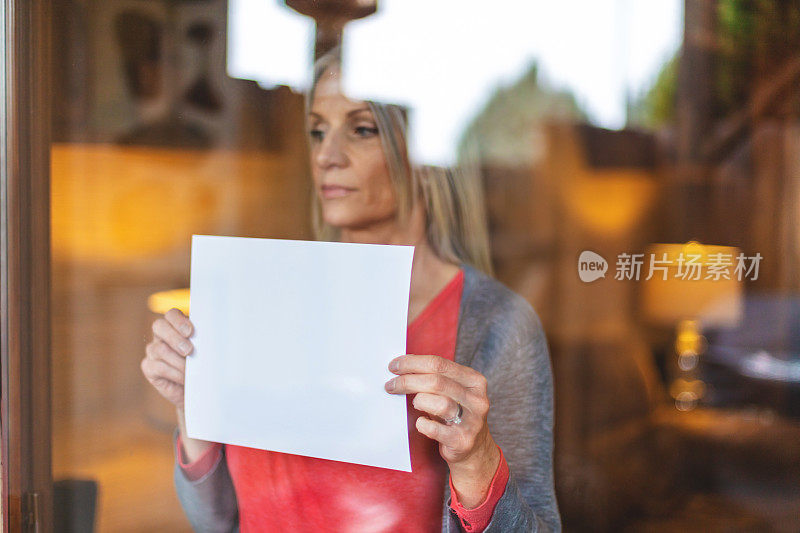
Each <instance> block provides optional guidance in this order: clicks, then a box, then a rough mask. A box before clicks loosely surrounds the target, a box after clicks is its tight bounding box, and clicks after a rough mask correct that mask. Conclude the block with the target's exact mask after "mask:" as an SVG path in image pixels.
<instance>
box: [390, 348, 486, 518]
mask: <svg viewBox="0 0 800 533" xmlns="http://www.w3.org/2000/svg"><path fill="white" fill-rule="evenodd" d="M389 370H390V371H391V372H392V373H394V374H398V376H397V377H395V378H392V379H391V380H389V381H388V382H387V383H386V391H387V392H389V393H391V394H414V395H415V396H414V399H413V401H412V403H413V405H414V407H415V408H416V409H418V410H420V411H424V412H425V413H428V414H429V415H431V417H430V418H428V417H424V416H421V417H419V418H417V420H416V427H417V430H419V432H420V433H422V434H423V435H425V436H427V437H430V438H431V439H433V440H435V441H438V442H439V453H440V454H441V456H442V458H443V459H444V460H445V461H447V464H448V466H449V467H450V476H451V478H452V480H453V486H454V488H455V489H456V490H457V491H458V493H459V494H458V495H459V501H461V503H462V505H464V506H465V507H467V508H469V507H470V504H472V505H477V504H479V503H480V502H481V501H482V499H483V497H484V496H485V495H486V492H487V491H488V488H489V485H490V483H491V481H492V477H493V476H494V473H495V471H496V470H497V465H498V464H499V462H500V450H499V448H498V447H497V445H496V444H495V442H494V439H493V438H492V436H491V434H490V433H489V427H488V426H487V424H486V418H487V415H488V414H489V396H488V394H487V382H486V377H484V375H483V374H481V373H480V372H478V371H477V370H474V369H472V368H470V367H468V366H464V365H460V364H458V363H455V362H453V361H450V360H448V359H445V358H444V357H440V356H438V355H401V356H400V357H397V358H395V359H393V360H392V362H391V363H389ZM459 405H461V422H460V423H458V424H447V423H445V420H448V419H452V418H454V417H455V416H456V415H457V414H458V411H459V407H458V406H459Z"/></svg>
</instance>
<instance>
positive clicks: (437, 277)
mask: <svg viewBox="0 0 800 533" xmlns="http://www.w3.org/2000/svg"><path fill="white" fill-rule="evenodd" d="M341 240H342V242H359V243H366V244H397V245H406V246H414V259H413V262H412V265H411V291H410V305H409V321H411V320H413V319H414V318H415V317H416V315H417V314H418V313H419V312H420V311H421V310H422V309H424V307H425V306H426V305H427V304H428V302H430V300H432V299H433V298H434V297H435V296H436V295H437V294H438V293H439V291H440V290H442V289H443V288H444V287H445V285H447V283H448V282H449V281H450V280H451V279H452V278H453V276H454V275H455V274H456V273H457V272H458V269H459V265H455V264H453V263H450V262H447V261H444V260H442V259H441V258H440V257H439V256H438V255H437V254H436V252H435V251H434V250H433V248H432V247H431V245H430V243H429V242H428V237H427V234H426V231H425V219H424V215H422V213H421V212H420V210H419V209H415V210H413V211H412V213H411V216H410V219H409V223H408V224H405V225H403V226H401V225H399V224H398V223H397V222H396V220H394V219H391V220H387V221H384V222H382V223H378V224H374V225H371V226H368V227H365V228H360V229H351V228H342V232H341Z"/></svg>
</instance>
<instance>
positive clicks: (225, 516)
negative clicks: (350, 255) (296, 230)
mask: <svg viewBox="0 0 800 533" xmlns="http://www.w3.org/2000/svg"><path fill="white" fill-rule="evenodd" d="M461 268H462V269H463V270H464V291H463V293H462V297H461V306H460V309H459V320H458V333H457V340H456V354H455V360H456V362H457V363H460V364H462V365H468V366H471V367H472V368H474V369H476V370H478V371H479V372H481V373H482V374H483V375H484V376H486V379H487V380H488V391H489V401H490V405H491V407H490V409H489V419H488V423H489V430H490V431H491V434H492V436H493V437H494V440H495V441H496V442H497V444H498V445H499V446H500V448H501V449H502V450H503V454H504V455H505V457H506V461H507V463H508V466H509V471H510V472H509V479H508V484H507V485H506V490H505V492H504V493H503V496H502V497H501V498H500V501H499V502H498V503H497V507H495V510H494V514H493V516H492V520H491V522H490V523H489V526H488V527H487V528H486V529H485V531H486V533H495V532H497V533H507V532H516V531H560V530H561V519H560V517H559V514H558V506H557V504H556V497H555V491H554V487H553V376H552V371H551V367H550V355H549V352H548V348H547V341H546V339H545V335H544V331H543V330H542V325H541V322H540V321H539V317H538V316H537V315H536V312H535V311H534V310H533V308H532V307H531V306H530V304H529V303H528V302H527V301H526V300H525V299H524V298H522V297H521V296H519V295H518V294H516V293H514V292H512V291H511V290H510V289H509V288H507V287H506V286H505V285H503V284H501V283H500V282H498V281H497V280H495V279H492V278H490V277H489V276H487V275H485V274H484V273H482V272H480V271H479V270H476V269H475V268H472V267H471V266H469V265H467V264H462V265H461ZM176 434H177V432H176ZM174 479H175V487H176V489H177V493H178V498H179V499H180V501H181V505H182V506H183V509H184V511H185V512H186V515H187V516H188V518H189V521H190V522H191V523H192V526H193V527H194V529H195V531H198V532H203V533H205V532H231V531H238V509H237V503H236V494H235V492H234V488H233V483H232V481H231V478H230V474H229V472H228V468H227V466H226V463H225V456H224V452H223V453H222V454H220V456H219V457H218V459H217V462H216V464H215V465H214V467H213V468H212V469H211V471H209V472H208V474H206V475H205V476H203V477H202V478H200V479H198V480H196V481H189V480H188V479H187V478H186V476H185V475H184V473H183V471H182V470H181V468H180V466H179V465H178V464H177V461H176V464H175V472H174ZM449 505H450V487H449V484H447V483H445V490H444V496H443V498H442V532H443V533H454V532H458V531H462V529H461V526H460V522H459V520H458V517H457V515H456V514H455V512H454V511H451V510H450V508H449Z"/></svg>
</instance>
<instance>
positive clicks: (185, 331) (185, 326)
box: [181, 324, 192, 337]
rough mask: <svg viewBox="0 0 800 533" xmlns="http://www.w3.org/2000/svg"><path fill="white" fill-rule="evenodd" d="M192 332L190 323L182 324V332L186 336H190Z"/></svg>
mask: <svg viewBox="0 0 800 533" xmlns="http://www.w3.org/2000/svg"><path fill="white" fill-rule="evenodd" d="M191 332H192V328H190V327H189V324H183V325H182V326H181V333H183V335H184V337H188V336H189V333H191Z"/></svg>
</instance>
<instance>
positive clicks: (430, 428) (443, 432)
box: [415, 416, 459, 448]
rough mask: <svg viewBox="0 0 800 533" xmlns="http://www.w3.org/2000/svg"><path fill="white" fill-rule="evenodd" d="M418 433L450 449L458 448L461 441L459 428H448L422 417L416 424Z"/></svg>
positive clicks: (445, 425)
mask: <svg viewBox="0 0 800 533" xmlns="http://www.w3.org/2000/svg"><path fill="white" fill-rule="evenodd" d="M415 425H416V427H417V431H419V432H420V433H422V434H423V435H425V436H426V437H428V438H430V439H433V440H435V441H437V442H440V443H442V444H444V445H445V446H448V447H450V448H456V447H457V445H458V441H459V436H458V432H459V430H458V428H457V427H456V426H448V425H447V424H442V423H440V422H435V421H433V420H431V419H430V418H426V417H424V416H420V417H419V418H417V421H416V423H415Z"/></svg>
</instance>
